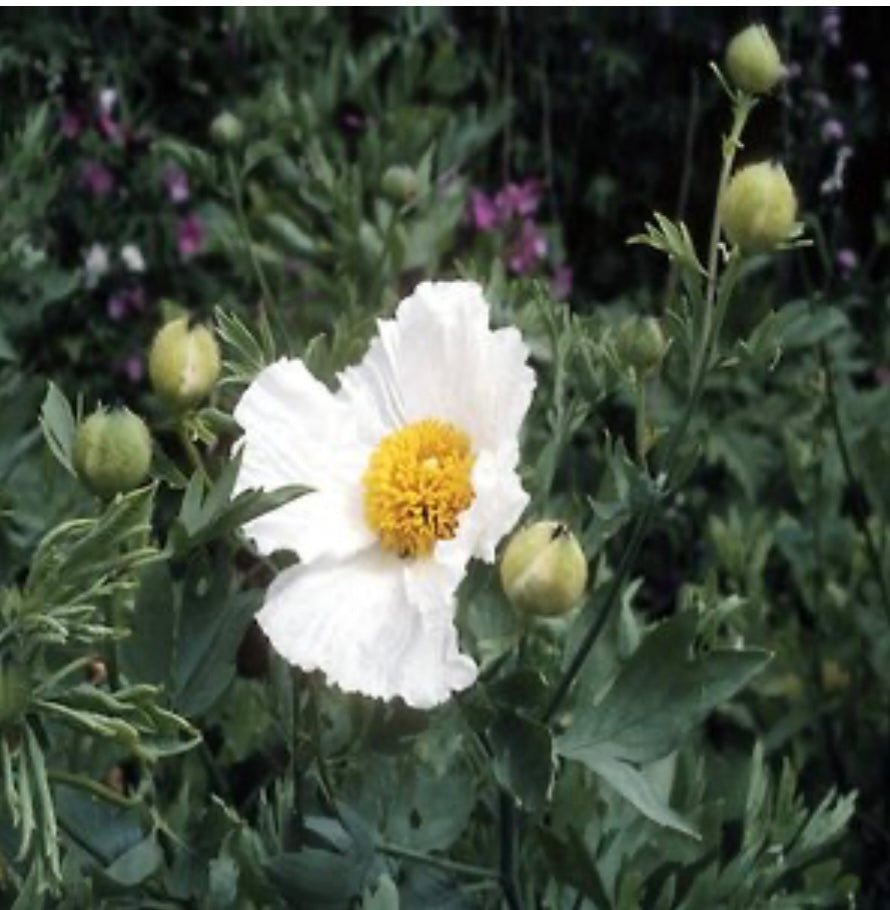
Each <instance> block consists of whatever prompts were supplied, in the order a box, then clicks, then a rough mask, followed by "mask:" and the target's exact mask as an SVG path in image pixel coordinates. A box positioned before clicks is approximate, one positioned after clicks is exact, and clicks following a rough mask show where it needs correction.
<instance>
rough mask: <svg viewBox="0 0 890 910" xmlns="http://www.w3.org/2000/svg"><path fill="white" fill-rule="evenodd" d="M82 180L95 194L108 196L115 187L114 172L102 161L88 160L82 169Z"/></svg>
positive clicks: (82, 183) (83, 184)
mask: <svg viewBox="0 0 890 910" xmlns="http://www.w3.org/2000/svg"><path fill="white" fill-rule="evenodd" d="M80 182H81V185H82V186H85V187H86V188H87V189H88V190H89V191H90V192H91V193H92V194H93V195H94V196H107V195H108V194H109V193H110V192H111V191H112V190H113V189H114V174H112V173H111V171H110V170H108V168H107V167H105V165H104V164H102V162H101V161H86V162H84V165H83V167H82V168H81V170H80Z"/></svg>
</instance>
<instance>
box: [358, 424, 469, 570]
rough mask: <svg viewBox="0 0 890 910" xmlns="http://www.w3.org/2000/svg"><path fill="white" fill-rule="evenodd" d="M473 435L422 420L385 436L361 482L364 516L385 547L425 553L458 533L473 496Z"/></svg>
mask: <svg viewBox="0 0 890 910" xmlns="http://www.w3.org/2000/svg"><path fill="white" fill-rule="evenodd" d="M473 460H474V459H473V453H472V452H471V451H470V440H469V439H468V438H467V436H466V434H465V433H462V432H461V431H460V430H459V429H457V427H455V426H454V425H453V424H450V423H447V422H446V421H444V420H419V421H417V422H416V423H412V424H409V425H408V426H406V427H403V428H402V429H400V430H396V431H395V432H394V433H390V434H389V436H386V437H385V438H384V439H382V440H381V442H380V444H379V445H378V446H377V448H376V449H375V450H374V453H373V454H372V455H371V458H370V460H369V461H368V467H367V469H366V470H365V474H364V477H363V478H362V481H363V483H364V488H365V520H366V521H367V522H368V525H369V526H370V527H371V529H372V530H373V531H374V532H375V533H376V534H377V535H378V537H379V538H380V543H381V544H382V546H383V547H384V549H387V550H393V551H395V552H396V553H398V554H399V556H402V557H409V556H426V555H428V554H429V553H431V552H432V550H433V547H434V546H435V545H436V541H437V540H450V539H451V538H452V537H454V535H455V534H456V533H457V523H458V519H459V518H460V514H461V512H463V511H464V509H466V508H468V507H469V505H470V503H471V502H472V501H473V496H474V493H473V486H472V484H471V482H470V472H471V471H472V469H473Z"/></svg>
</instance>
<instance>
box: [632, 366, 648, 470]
mask: <svg viewBox="0 0 890 910" xmlns="http://www.w3.org/2000/svg"><path fill="white" fill-rule="evenodd" d="M636 392H637V410H636V427H635V436H636V439H635V442H636V449H637V464H638V465H639V466H640V468H642V470H644V471H647V473H648V470H647V465H646V449H647V443H648V439H649V430H648V425H649V422H648V420H647V417H646V377H645V376H643V375H642V374H641V373H637V376H636Z"/></svg>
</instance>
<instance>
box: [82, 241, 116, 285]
mask: <svg viewBox="0 0 890 910" xmlns="http://www.w3.org/2000/svg"><path fill="white" fill-rule="evenodd" d="M109 266H110V263H109V261H108V250H106V249H105V247H104V246H102V244H101V243H94V244H93V245H92V246H91V247H90V248H89V250H87V254H86V256H85V257H84V260H83V267H84V272H85V273H86V274H85V280H86V286H87V287H88V288H94V287H95V286H96V285H97V284H98V283H99V279H100V278H101V277H102V276H103V275H104V274H105V273H106V272H107V271H108V269H109Z"/></svg>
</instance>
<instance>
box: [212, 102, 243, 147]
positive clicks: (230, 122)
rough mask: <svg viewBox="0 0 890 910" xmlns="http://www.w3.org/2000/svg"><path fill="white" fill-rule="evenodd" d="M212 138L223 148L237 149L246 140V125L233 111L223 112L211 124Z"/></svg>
mask: <svg viewBox="0 0 890 910" xmlns="http://www.w3.org/2000/svg"><path fill="white" fill-rule="evenodd" d="M210 138H211V139H212V140H213V141H214V142H215V143H216V144H217V145H219V146H221V147H222V148H235V147H236V146H238V145H240V144H241V140H242V139H244V124H243V123H242V122H241V121H240V120H239V119H238V118H237V117H236V116H235V115H234V114H233V113H232V112H231V111H223V112H222V113H221V114H217V115H216V116H215V117H214V118H213V122H212V123H211V124H210Z"/></svg>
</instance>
